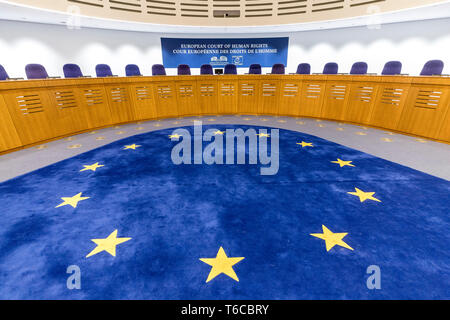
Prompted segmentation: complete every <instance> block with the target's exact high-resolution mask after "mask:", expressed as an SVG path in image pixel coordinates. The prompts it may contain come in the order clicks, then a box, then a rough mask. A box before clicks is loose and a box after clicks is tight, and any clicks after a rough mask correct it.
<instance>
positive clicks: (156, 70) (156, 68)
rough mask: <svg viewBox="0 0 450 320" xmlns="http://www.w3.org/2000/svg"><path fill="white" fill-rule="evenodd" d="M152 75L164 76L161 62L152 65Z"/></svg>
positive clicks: (164, 71) (164, 70)
mask: <svg viewBox="0 0 450 320" xmlns="http://www.w3.org/2000/svg"><path fill="white" fill-rule="evenodd" d="M152 75H153V76H165V75H166V68H164V66H163V65H162V64H154V65H153V66H152Z"/></svg>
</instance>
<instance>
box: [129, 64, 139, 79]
mask: <svg viewBox="0 0 450 320" xmlns="http://www.w3.org/2000/svg"><path fill="white" fill-rule="evenodd" d="M125 74H126V76H127V77H139V76H142V74H141V70H140V69H139V67H138V66H137V65H135V64H129V65H127V66H126V67H125Z"/></svg>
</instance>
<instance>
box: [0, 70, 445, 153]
mask: <svg viewBox="0 0 450 320" xmlns="http://www.w3.org/2000/svg"><path fill="white" fill-rule="evenodd" d="M449 92H450V78H446V77H403V76H348V75H336V76H330V75H224V76H164V77H130V78H117V77H114V78H92V79H89V78H83V79H53V80H31V81H2V82H0V153H4V152H6V151H8V150H17V149H21V148H23V147H27V146H31V145H35V144H37V143H40V142H43V141H49V140H53V139H55V138H59V137H65V136H68V135H71V134H75V133H79V132H85V131H89V130H93V129H96V128H103V127H108V126H111V125H118V124H122V123H128V122H133V121H140V120H151V119H162V118H172V117H182V116H189V115H223V114H255V115H274V116H276V115H280V116H292V117H314V118H319V119H328V120H337V121H344V122H351V123H356V124H361V125H367V126H373V127H378V128H384V129H387V130H393V131H397V132H403V133H405V134H410V135H415V136H421V137H425V138H429V139H433V140H439V141H444V142H450V111H449V109H450V108H449V104H450V99H449Z"/></svg>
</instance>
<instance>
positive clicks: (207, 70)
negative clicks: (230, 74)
mask: <svg viewBox="0 0 450 320" xmlns="http://www.w3.org/2000/svg"><path fill="white" fill-rule="evenodd" d="M200 74H203V75H204V74H214V71H213V67H212V65H210V64H204V65H202V66H201V67H200Z"/></svg>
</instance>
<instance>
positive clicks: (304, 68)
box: [296, 63, 311, 74]
mask: <svg viewBox="0 0 450 320" xmlns="http://www.w3.org/2000/svg"><path fill="white" fill-rule="evenodd" d="M296 73H297V74H311V65H310V64H309V63H300V64H299V65H298V67H297V72H296Z"/></svg>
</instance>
